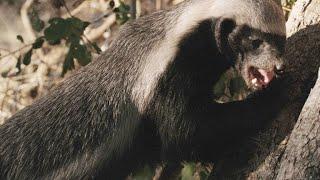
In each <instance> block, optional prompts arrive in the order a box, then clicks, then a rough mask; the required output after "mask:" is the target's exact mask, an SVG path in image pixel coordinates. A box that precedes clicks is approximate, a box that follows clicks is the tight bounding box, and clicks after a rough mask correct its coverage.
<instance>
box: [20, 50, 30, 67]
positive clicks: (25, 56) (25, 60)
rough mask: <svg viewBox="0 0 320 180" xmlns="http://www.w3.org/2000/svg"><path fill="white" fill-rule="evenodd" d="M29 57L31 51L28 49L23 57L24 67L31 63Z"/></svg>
mask: <svg viewBox="0 0 320 180" xmlns="http://www.w3.org/2000/svg"><path fill="white" fill-rule="evenodd" d="M31 56H32V49H30V50H29V51H28V52H27V53H26V54H25V55H24V57H23V61H22V62H23V64H24V65H26V66H27V65H29V64H30V62H31Z"/></svg>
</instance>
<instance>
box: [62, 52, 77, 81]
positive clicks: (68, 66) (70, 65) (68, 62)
mask: <svg viewBox="0 0 320 180" xmlns="http://www.w3.org/2000/svg"><path fill="white" fill-rule="evenodd" d="M73 58H74V57H73V51H72V49H71V48H70V49H69V51H68V54H67V56H66V58H65V60H64V62H63V66H62V76H64V75H65V74H66V73H67V71H68V70H72V69H74V61H73Z"/></svg>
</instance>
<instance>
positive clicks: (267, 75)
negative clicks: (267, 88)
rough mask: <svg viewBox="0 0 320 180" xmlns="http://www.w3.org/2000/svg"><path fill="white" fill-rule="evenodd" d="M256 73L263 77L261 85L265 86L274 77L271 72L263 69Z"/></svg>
mask: <svg viewBox="0 0 320 180" xmlns="http://www.w3.org/2000/svg"><path fill="white" fill-rule="evenodd" d="M258 72H259V73H260V74H261V75H262V76H263V82H261V83H263V85H267V84H269V83H270V81H271V80H272V79H273V76H274V72H273V71H270V72H268V71H266V70H263V69H258Z"/></svg>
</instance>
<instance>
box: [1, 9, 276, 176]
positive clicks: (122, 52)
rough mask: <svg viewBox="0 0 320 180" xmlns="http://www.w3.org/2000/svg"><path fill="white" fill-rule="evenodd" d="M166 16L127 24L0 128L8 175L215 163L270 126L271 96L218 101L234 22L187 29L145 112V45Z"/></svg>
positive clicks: (107, 172)
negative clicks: (136, 91)
mask: <svg viewBox="0 0 320 180" xmlns="http://www.w3.org/2000/svg"><path fill="white" fill-rule="evenodd" d="M177 11H178V10H177ZM164 13H170V12H159V13H155V14H153V15H151V16H148V17H143V18H141V19H139V20H138V21H135V22H131V23H129V24H127V25H126V26H125V27H124V29H123V30H122V32H120V36H122V37H120V36H119V38H118V39H117V40H116V41H115V42H114V44H113V46H112V47H111V48H110V49H109V50H108V51H107V52H106V53H105V54H104V55H102V56H101V57H100V58H98V60H96V61H95V62H93V63H91V64H89V65H88V66H86V67H84V68H82V69H80V70H79V71H78V72H76V73H75V74H74V75H72V76H71V77H70V78H68V79H67V80H65V81H64V82H63V83H61V84H60V85H59V86H58V87H56V88H55V89H54V90H52V92H51V93H50V94H49V95H47V96H45V97H43V98H41V99H39V100H37V101H36V102H34V103H33V104H32V105H30V106H28V107H26V108H24V109H23V110H21V111H20V112H18V113H17V114H15V115H14V116H13V117H12V118H10V119H9V120H7V121H6V123H5V124H3V125H2V126H0V179H87V178H94V179H124V178H125V177H126V176H127V175H128V174H130V173H131V172H133V171H134V170H135V169H136V168H138V167H140V166H143V165H144V164H145V163H150V164H157V163H161V162H168V161H169V162H180V161H183V160H187V161H189V160H200V161H210V162H211V161H215V160H217V159H219V155H220V154H221V153H222V152H223V151H224V149H225V148H227V147H229V146H232V144H233V143H235V142H237V141H238V140H240V139H242V138H244V137H246V136H248V135H252V134H254V133H256V132H257V131H258V130H259V129H260V128H261V127H263V126H264V125H265V123H266V121H265V120H266V118H267V116H264V117H261V116H262V115H265V114H262V113H263V112H265V108H264V107H265V106H266V104H267V103H271V101H270V98H266V97H267V96H266V95H265V96H261V97H260V96H258V97H255V98H252V99H247V100H245V101H242V102H233V103H226V104H218V103H214V102H213V94H212V87H213V85H214V84H215V82H216V81H217V80H218V79H219V77H220V76H221V74H222V73H223V72H224V71H225V70H227V69H228V68H230V67H231V66H232V65H233V64H235V63H236V62H233V61H235V57H237V53H238V52H235V51H236V50H238V49H237V48H235V47H233V48H231V44H232V42H231V41H230V43H228V44H225V43H226V42H225V41H229V39H228V38H227V36H229V34H231V33H232V32H234V28H235V27H234V26H224V25H223V24H221V27H224V28H225V29H224V28H218V31H219V32H220V33H221V34H222V35H220V36H219V37H220V38H217V36H215V33H217V28H216V24H217V23H216V22H224V21H216V20H206V21H203V22H201V23H200V24H199V26H198V27H197V28H195V29H194V30H193V31H192V32H191V33H188V34H186V36H185V37H184V38H183V40H181V42H180V43H179V51H178V54H177V55H176V57H175V59H174V60H173V61H172V63H171V64H169V66H168V67H167V68H166V70H165V73H163V75H162V76H161V77H160V79H159V80H158V81H157V87H156V89H155V91H154V95H153V97H152V99H151V102H150V103H149V104H148V106H147V108H146V110H145V112H143V113H141V112H139V110H138V108H137V107H136V105H135V104H134V102H133V101H132V98H131V90H132V88H133V85H134V82H135V81H136V80H137V77H138V68H139V66H141V64H142V58H143V57H144V56H145V54H144V53H143V52H146V51H148V50H149V49H150V47H152V46H154V44H155V43H156V42H158V41H159V40H161V39H162V38H163V37H164V35H165V32H166V31H165V29H164V27H167V25H166V24H165V22H166V21H167V20H166V19H165V17H164ZM172 19H174V17H172ZM155 20H156V21H155ZM154 23H156V24H154ZM159 23H163V24H159ZM172 24H173V23H172ZM230 28H231V29H230ZM240 32H243V30H239V32H238V33H237V35H238V34H239V33H240ZM250 32H251V30H250ZM239 38H240V37H239ZM144 39H148V41H145V40H144ZM217 41H221V42H219V43H217ZM272 42H273V41H272ZM221 43H222V44H221ZM217 44H220V49H222V50H220V51H219V50H218V47H217ZM280 44H282V43H280ZM234 46H239V43H238V44H234ZM226 48H231V49H229V50H228V51H224V49H226ZM239 48H240V47H239ZM226 52H228V53H227V54H226ZM230 53H233V55H232V56H230ZM243 53H245V52H243ZM129 57H132V58H129ZM230 57H234V58H232V61H231V60H230ZM139 58H140V59H139ZM228 58H229V59H228Z"/></svg>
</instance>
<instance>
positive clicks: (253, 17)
mask: <svg viewBox="0 0 320 180" xmlns="http://www.w3.org/2000/svg"><path fill="white" fill-rule="evenodd" d="M231 1H232V0H231ZM245 2H247V3H245ZM241 6H243V7H241ZM215 38H216V41H217V46H218V48H219V50H220V52H221V53H222V54H223V55H225V56H227V58H228V59H229V60H230V61H231V62H232V63H233V64H234V65H235V67H236V68H237V70H238V71H239V72H240V74H241V75H242V77H243V78H244V80H245V82H246V84H247V85H248V87H249V88H251V89H254V90H259V89H262V88H264V87H266V86H268V84H269V83H270V82H271V81H272V80H273V78H274V77H277V76H279V75H281V74H282V73H283V72H284V64H283V60H282V58H281V57H282V55H283V53H284V46H285V42H286V36H285V19H284V17H283V14H282V10H281V8H280V7H278V5H277V4H275V3H274V2H273V1H272V0H264V1H254V0H244V1H243V3H240V7H239V8H238V9H236V10H234V11H232V10H226V12H224V15H222V16H221V17H219V18H218V19H217V21H216V24H215Z"/></svg>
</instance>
